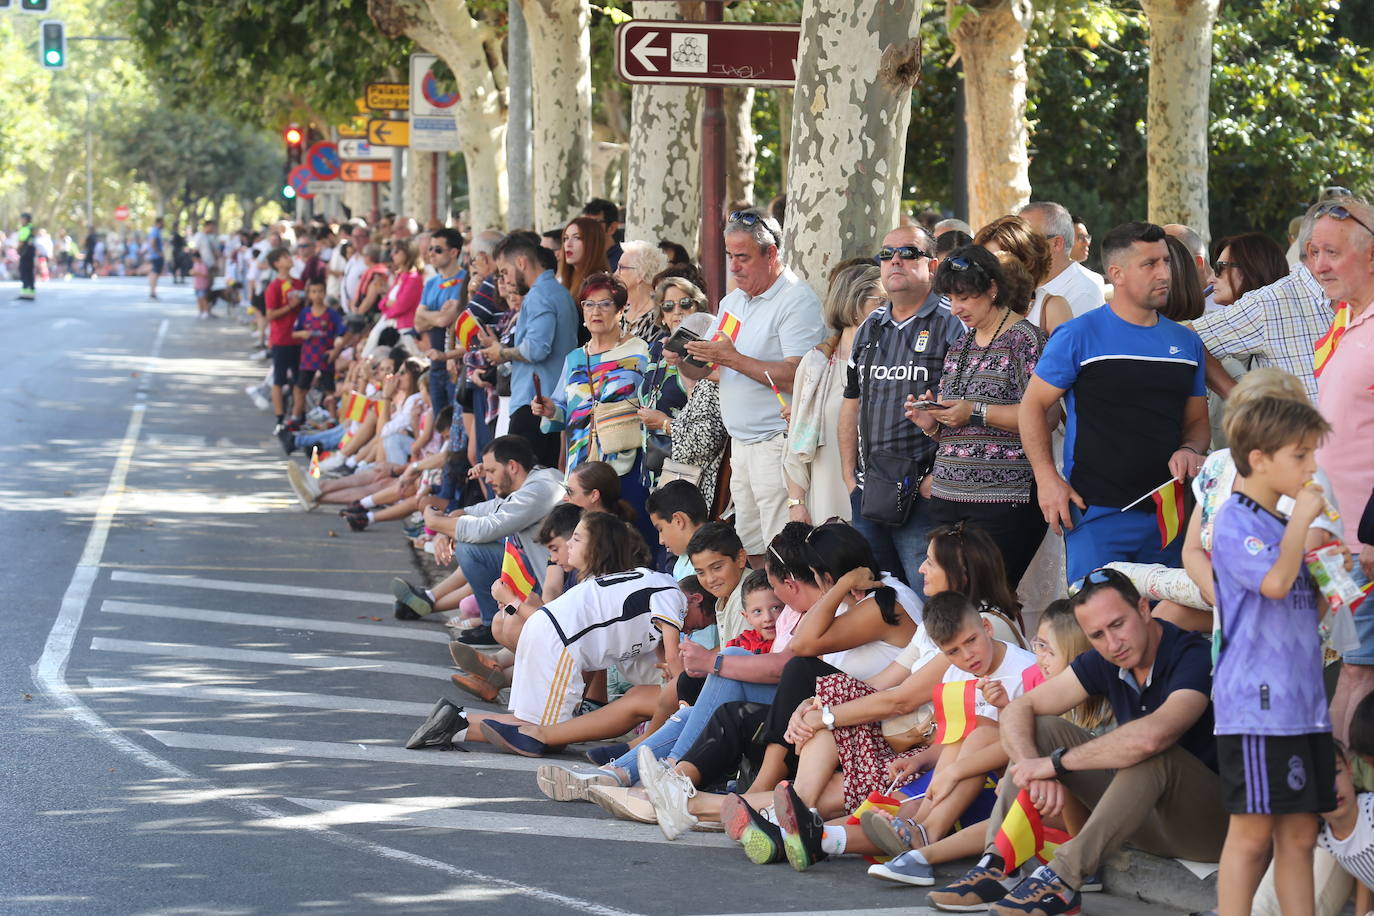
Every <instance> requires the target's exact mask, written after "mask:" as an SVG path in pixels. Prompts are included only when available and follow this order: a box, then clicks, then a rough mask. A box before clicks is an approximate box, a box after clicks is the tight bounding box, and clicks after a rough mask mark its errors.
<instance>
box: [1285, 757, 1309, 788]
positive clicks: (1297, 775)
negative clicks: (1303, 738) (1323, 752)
mask: <svg viewBox="0 0 1374 916" xmlns="http://www.w3.org/2000/svg"><path fill="white" fill-rule="evenodd" d="M1305 785H1307V767H1305V766H1303V762H1302V758H1301V757H1299V756H1298V755H1297V754H1294V755H1293V756H1292V757H1289V758H1288V788H1290V789H1292V790H1293V791H1294V792H1301V791H1302V789H1303V786H1305Z"/></svg>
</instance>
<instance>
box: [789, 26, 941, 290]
mask: <svg viewBox="0 0 1374 916" xmlns="http://www.w3.org/2000/svg"><path fill="white" fill-rule="evenodd" d="M922 5H923V0H808V2H807V4H806V13H805V15H804V16H803V18H802V34H801V47H800V49H799V51H798V59H797V85H796V93H795V96H794V99H793V118H792V161H791V162H790V163H789V168H788V174H789V180H788V184H787V189H786V190H787V221H786V225H785V226H784V230H783V241H784V246H783V256H784V259H785V260H786V262H787V263H788V264H789V265H790V266H791V267H792V269H793V270H795V271H797V273H798V274H800V275H801V276H802V278H803V279H805V280H806V281H807V282H808V283H809V284H810V285H811V287H812V288H813V289H815V290H816V291H817V293H818V294H820V295H824V294H825V289H826V283H827V277H828V275H829V273H830V270H831V268H832V267H834V265H835V264H837V263H838V262H839V261H841V260H843V259H845V258H849V257H855V256H858V255H870V256H871V255H872V254H873V252H874V251H876V250H877V247H878V243H879V242H880V241H881V239H882V237H883V235H885V234H886V233H887V232H888V230H890V229H891V228H892V227H893V226H895V225H896V224H897V206H898V202H899V200H900V198H901V190H902V166H903V164H904V161H905V156H906V129H907V124H908V121H909V120H910V115H911V87H912V86H914V85H915V84H916V81H917V80H918V78H919V77H920V68H921V43H920V40H919V38H918V37H917V36H918V34H919V30H920V25H921V8H922Z"/></svg>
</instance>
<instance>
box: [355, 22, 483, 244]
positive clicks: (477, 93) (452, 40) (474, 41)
mask: <svg viewBox="0 0 1374 916" xmlns="http://www.w3.org/2000/svg"><path fill="white" fill-rule="evenodd" d="M368 14H369V15H370V16H371V17H372V21H373V22H374V23H376V25H377V28H378V29H379V30H380V31H381V32H382V34H383V35H386V36H388V37H392V38H395V37H397V36H400V35H405V36H406V37H407V38H410V39H411V40H412V41H414V42H415V43H416V44H417V45H419V46H420V47H421V48H424V49H425V50H427V51H429V52H431V53H433V54H437V55H439V57H440V58H442V59H443V61H444V63H446V64H448V66H449V69H450V70H452V71H453V76H454V79H455V81H456V83H457V86H458V92H459V93H460V94H461V96H462V98H461V100H460V101H459V102H458V105H457V106H456V111H455V117H456V118H457V119H458V134H459V144H460V149H461V151H462V153H463V157H464V158H465V159H466V160H467V173H468V189H469V195H470V199H469V203H468V210H469V212H470V213H471V219H472V224H473V226H474V227H475V228H477V229H478V230H481V229H485V228H487V227H489V226H495V227H502V226H505V224H506V199H507V195H506V100H505V89H506V85H505V82H506V68H505V64H504V62H502V61H501V60H500V59H499V58H497V59H496V60H495V61H493V60H492V58H491V56H490V55H489V53H488V52H489V50H490V48H491V47H493V46H494V42H495V38H496V35H495V32H494V30H493V29H492V27H491V25H489V24H488V23H487V22H485V21H483V20H481V19H478V18H474V17H473V15H472V12H471V10H470V9H469V7H468V4H467V0H368ZM407 196H409V195H407ZM425 212H426V213H427V212H428V209H426V211H425ZM407 215H409V214H407Z"/></svg>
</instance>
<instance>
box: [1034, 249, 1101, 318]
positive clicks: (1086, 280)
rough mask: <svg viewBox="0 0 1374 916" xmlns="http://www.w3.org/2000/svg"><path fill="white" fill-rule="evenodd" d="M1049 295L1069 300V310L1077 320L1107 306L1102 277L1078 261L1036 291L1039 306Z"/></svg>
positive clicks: (1036, 300) (1036, 301)
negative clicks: (1103, 293) (1100, 307)
mask: <svg viewBox="0 0 1374 916" xmlns="http://www.w3.org/2000/svg"><path fill="white" fill-rule="evenodd" d="M1047 294H1048V295H1053V296H1063V297H1064V298H1065V299H1067V300H1069V310H1070V311H1072V312H1073V317H1075V318H1077V317H1078V316H1080V315H1086V314H1087V313H1088V312H1091V311H1092V310H1093V309H1095V308H1098V307H1099V306H1102V305H1105V304H1106V299H1105V298H1103V295H1102V275H1101V274H1097V273H1093V272H1092V271H1091V270H1088V269H1087V268H1086V267H1084V266H1083V265H1082V264H1079V263H1078V262H1077V261H1075V262H1073V263H1072V264H1070V265H1069V266H1068V267H1066V268H1064V271H1063V272H1062V273H1060V275H1059V276H1057V277H1055V278H1054V279H1053V280H1047V281H1045V284H1044V285H1043V286H1041V287H1040V288H1039V289H1037V290H1036V291H1035V303H1036V305H1037V306H1038V305H1040V303H1041V302H1042V301H1043V300H1044V298H1045V296H1046V295H1047Z"/></svg>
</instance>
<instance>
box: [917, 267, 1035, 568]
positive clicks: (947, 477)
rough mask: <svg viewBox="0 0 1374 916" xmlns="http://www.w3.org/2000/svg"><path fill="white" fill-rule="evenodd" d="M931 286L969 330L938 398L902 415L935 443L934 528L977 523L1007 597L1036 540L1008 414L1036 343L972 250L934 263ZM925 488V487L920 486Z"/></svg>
mask: <svg viewBox="0 0 1374 916" xmlns="http://www.w3.org/2000/svg"><path fill="white" fill-rule="evenodd" d="M935 290H936V292H939V293H942V294H944V295H946V296H948V297H949V299H950V311H951V312H953V313H954V316H955V317H956V318H958V319H959V320H960V321H962V322H963V323H964V324H965V325H967V326H968V330H967V331H965V332H964V334H963V335H962V336H961V337H960V338H959V339H958V340H956V341H955V342H954V343H953V344H951V345H950V347H949V350H948V352H947V353H946V354H945V363H944V374H943V375H942V376H941V378H940V384H939V397H938V400H937V398H936V396H935V395H934V394H933V393H932V392H931V391H930V390H927V391H926V392H925V394H924V395H923V396H922V398H921V399H920V400H918V399H916V398H915V397H909V398H908V399H907V411H906V412H907V417H908V418H909V419H911V420H912V422H914V423H915V424H916V425H917V426H919V427H920V428H921V430H922V431H923V432H925V434H926V435H927V436H930V437H931V438H932V439H935V440H936V441H937V442H938V443H939V445H938V446H937V449H936V452H935V464H934V467H933V468H932V470H931V475H930V478H929V479H930V481H931V486H930V491H929V492H930V514H931V518H932V519H934V520H935V521H936V522H937V523H942V524H950V523H953V522H957V521H962V520H968V521H973V522H976V523H977V524H978V525H979V526H981V527H982V528H984V529H986V530H987V531H988V533H989V534H991V535H992V537H993V539H994V541H995V542H996V543H997V544H998V545H1000V547H1001V549H1002V556H1003V560H1004V561H1005V565H1006V576H1007V585H1008V586H1009V588H1010V589H1011V590H1012V591H1014V590H1015V589H1016V585H1017V583H1019V582H1020V581H1021V577H1022V575H1024V574H1025V572H1026V568H1027V567H1028V566H1029V565H1030V562H1031V559H1032V558H1033V557H1034V556H1035V553H1036V551H1037V550H1038V549H1039V547H1040V542H1041V541H1042V540H1043V539H1044V536H1045V531H1046V529H1047V525H1046V523H1045V519H1044V516H1043V514H1042V513H1041V511H1040V506H1039V504H1038V502H1037V501H1036V497H1035V474H1034V473H1033V472H1032V470H1031V464H1030V460H1029V459H1028V458H1027V457H1026V452H1025V449H1024V447H1023V446H1022V444H1021V437H1020V435H1019V434H1018V432H1017V429H1018V423H1017V411H1018V405H1019V404H1020V402H1021V396H1022V395H1023V394H1024V393H1025V390H1026V386H1027V385H1028V384H1029V382H1030V378H1031V374H1032V373H1033V372H1034V371H1035V364H1036V362H1037V361H1038V360H1039V359H1040V353H1041V350H1042V348H1043V347H1044V345H1045V339H1046V338H1045V334H1044V332H1043V331H1041V330H1040V328H1039V327H1037V326H1036V325H1034V324H1032V323H1031V322H1029V321H1027V320H1026V319H1025V317H1024V314H1023V310H1024V308H1025V306H1026V305H1027V304H1028V303H1025V302H1013V301H1008V298H1007V297H1008V291H1009V284H1008V283H1007V280H1006V278H1005V276H1004V274H1003V272H1002V267H1001V265H1000V264H999V263H998V261H997V258H996V257H995V256H994V255H993V254H992V253H991V252H989V251H988V250H987V249H985V248H983V247H981V246H979V245H970V246H968V247H966V248H961V249H959V250H957V251H955V252H953V253H952V254H951V255H950V257H948V258H946V259H945V260H944V261H942V262H941V263H940V269H939V271H938V272H937V273H936V275H935ZM923 489H924V487H923Z"/></svg>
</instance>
